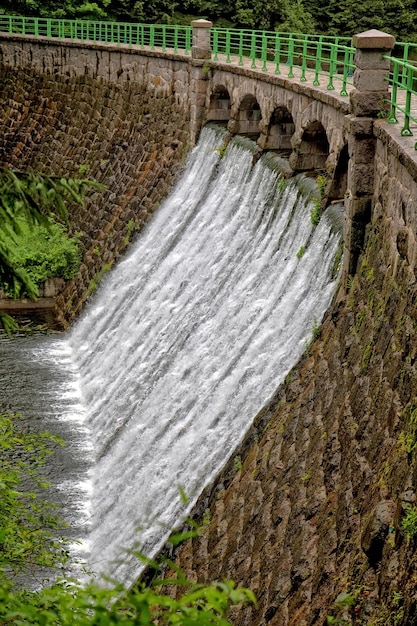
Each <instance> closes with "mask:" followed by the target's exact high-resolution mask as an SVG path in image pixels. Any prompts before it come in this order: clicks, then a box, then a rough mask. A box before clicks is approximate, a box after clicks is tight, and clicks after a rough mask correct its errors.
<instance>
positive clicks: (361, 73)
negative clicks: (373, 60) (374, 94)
mask: <svg viewBox="0 0 417 626" xmlns="http://www.w3.org/2000/svg"><path fill="white" fill-rule="evenodd" d="M388 77H389V73H388V72H387V71H386V70H376V69H367V70H361V69H358V68H357V69H356V70H355V73H354V75H353V86H354V87H355V89H357V90H358V91H365V92H368V91H378V92H381V91H385V92H388V86H389V83H388Z"/></svg>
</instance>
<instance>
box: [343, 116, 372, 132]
mask: <svg viewBox="0 0 417 626" xmlns="http://www.w3.org/2000/svg"><path fill="white" fill-rule="evenodd" d="M344 128H345V131H346V132H347V133H350V134H351V135H354V136H363V137H372V136H373V128H374V120H373V118H371V117H369V118H366V117H355V116H353V115H347V116H346V117H345V126H344Z"/></svg>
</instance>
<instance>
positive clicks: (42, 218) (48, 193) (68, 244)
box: [0, 167, 100, 298]
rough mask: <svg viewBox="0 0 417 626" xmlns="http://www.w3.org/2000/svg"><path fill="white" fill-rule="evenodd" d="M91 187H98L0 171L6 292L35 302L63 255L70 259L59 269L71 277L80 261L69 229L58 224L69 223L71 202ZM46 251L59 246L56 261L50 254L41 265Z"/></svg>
mask: <svg viewBox="0 0 417 626" xmlns="http://www.w3.org/2000/svg"><path fill="white" fill-rule="evenodd" d="M87 186H95V187H100V186H99V185H97V183H93V182H91V181H88V180H78V179H68V178H59V177H51V176H41V175H39V174H35V173H27V172H17V171H12V170H9V169H7V168H4V167H0V222H1V225H2V228H1V231H0V287H1V288H2V289H3V290H4V291H5V292H6V293H8V294H10V295H12V296H13V297H15V298H18V297H20V296H21V295H23V294H27V295H28V296H29V297H30V298H36V296H37V293H38V289H37V284H39V281H40V280H42V278H41V277H43V276H45V274H48V275H49V276H51V275H56V273H55V272H57V271H58V269H59V268H58V265H59V261H58V259H57V258H56V254H59V253H62V254H64V255H65V257H66V259H65V262H64V268H62V269H60V271H63V272H65V273H66V274H67V275H71V273H72V272H73V271H74V265H75V264H76V263H77V258H78V257H77V255H78V253H77V251H76V241H74V240H72V241H71V240H67V239H68V238H67V236H66V234H65V230H64V229H63V227H62V226H59V225H58V224H55V221H56V220H60V221H61V222H62V223H65V222H66V220H67V218H68V213H67V203H68V202H70V201H73V202H79V203H81V202H82V201H83V194H84V191H85V189H86V187H87ZM35 235H36V237H35ZM38 237H39V239H40V240H39V242H37V241H36V239H37V238H38ZM48 247H49V248H55V252H56V254H55V258H54V259H53V258H52V250H50V251H49V252H50V253H51V256H50V258H48V259H45V261H44V262H43V261H42V262H41V261H40V259H41V257H42V256H43V255H45V254H46V251H47V249H48ZM17 248H19V250H17ZM48 255H49V253H48ZM39 265H40V266H42V267H40V266H39ZM36 266H39V267H38V268H37V267H36ZM49 272H53V273H52V274H51V273H49Z"/></svg>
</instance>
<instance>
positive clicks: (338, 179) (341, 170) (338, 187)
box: [328, 144, 349, 202]
mask: <svg viewBox="0 0 417 626" xmlns="http://www.w3.org/2000/svg"><path fill="white" fill-rule="evenodd" d="M348 163H349V152H348V145H347V144H345V145H344V146H343V148H342V149H341V151H340V153H339V158H338V161H337V163H336V167H335V170H334V174H333V179H332V182H331V185H330V188H329V193H328V201H329V202H332V201H333V200H342V199H343V198H344V196H345V193H346V189H347V176H348Z"/></svg>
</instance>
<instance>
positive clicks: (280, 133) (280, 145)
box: [265, 106, 295, 156]
mask: <svg viewBox="0 0 417 626" xmlns="http://www.w3.org/2000/svg"><path fill="white" fill-rule="evenodd" d="M294 132H295V125H294V120H293V118H292V115H291V113H290V112H289V111H288V109H287V107H284V106H279V107H277V108H276V109H275V110H274V111H273V112H272V115H271V119H270V121H269V126H268V132H267V139H266V143H265V149H266V150H277V151H279V152H280V153H282V154H283V155H286V156H288V155H289V154H290V152H291V150H292V146H291V137H292V136H293V134H294Z"/></svg>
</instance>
